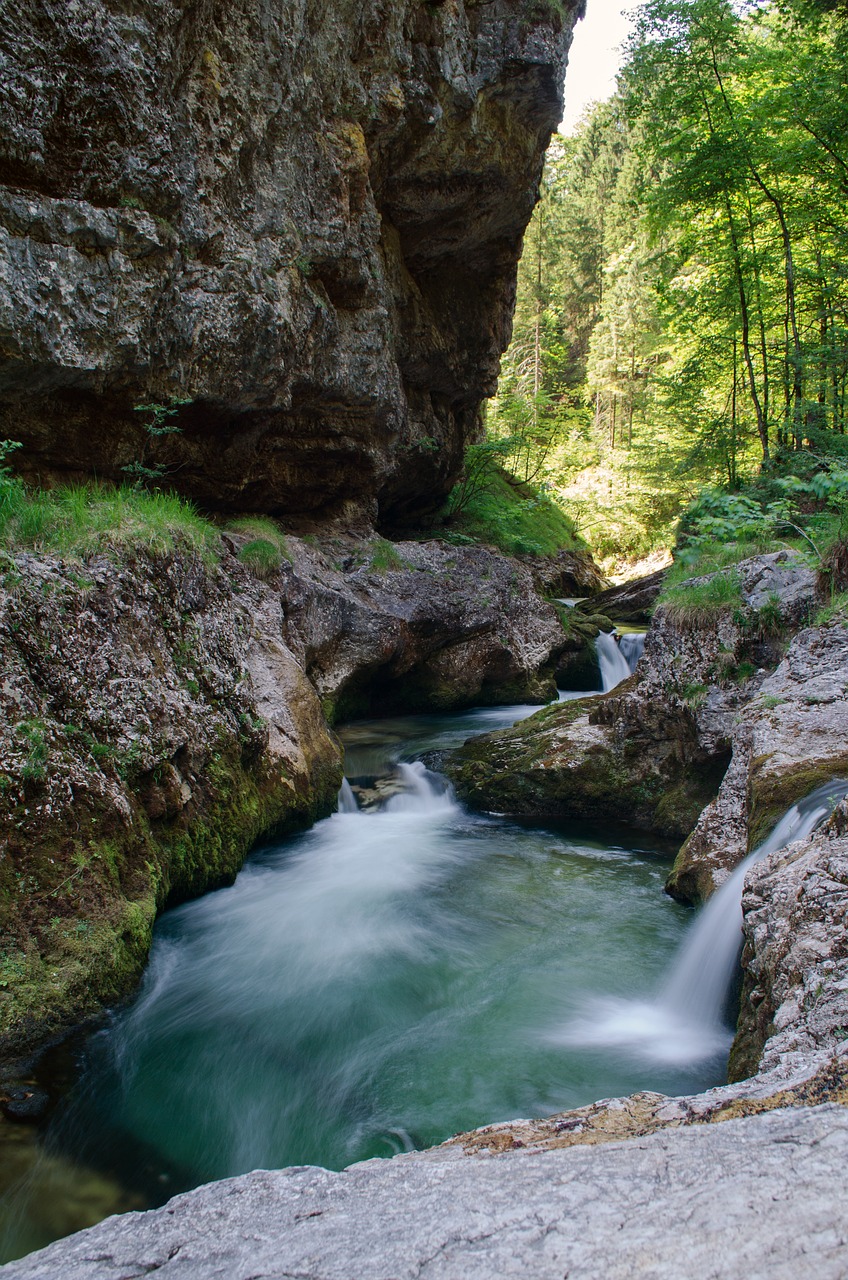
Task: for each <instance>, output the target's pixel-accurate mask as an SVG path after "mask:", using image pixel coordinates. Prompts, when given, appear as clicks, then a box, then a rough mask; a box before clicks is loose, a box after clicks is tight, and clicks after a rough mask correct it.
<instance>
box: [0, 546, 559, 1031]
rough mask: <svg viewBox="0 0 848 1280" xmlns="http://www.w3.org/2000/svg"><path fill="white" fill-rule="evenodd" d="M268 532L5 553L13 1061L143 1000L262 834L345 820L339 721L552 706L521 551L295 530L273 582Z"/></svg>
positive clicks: (6, 889)
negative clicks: (162, 920) (159, 945)
mask: <svg viewBox="0 0 848 1280" xmlns="http://www.w3.org/2000/svg"><path fill="white" fill-rule="evenodd" d="M216 541H217V539H216ZM247 542H248V539H247V537H245V536H243V535H241V536H240V535H238V534H230V533H227V534H224V536H223V541H222V543H221V549H220V551H217V550H214V549H210V551H209V553H208V555H207V557H206V558H205V559H204V557H203V556H202V555H200V554H197V553H190V552H189V551H188V550H187V549H186V548H184V547H177V548H176V549H174V550H173V551H171V552H169V553H165V552H162V553H158V554H153V553H150V552H142V551H141V550H139V549H136V550H134V551H133V550H125V551H123V552H115V551H113V552H112V553H110V554H102V555H93V556H90V557H87V558H84V559H82V560H68V559H63V558H61V557H59V556H55V555H34V554H31V553H28V552H21V553H18V554H16V555H14V556H8V557H7V558H6V562H5V566H4V574H3V578H2V586H0V661H2V670H3V680H2V682H0V713H2V715H1V716H0V766H1V767H2V775H3V786H2V788H1V789H0V837H2V857H0V929H2V943H0V957H2V958H1V959H0V983H1V984H2V985H0V1050H2V1051H3V1052H5V1054H7V1055H8V1054H9V1053H10V1052H13V1051H17V1050H21V1049H22V1048H24V1047H26V1046H27V1045H28V1044H33V1043H37V1042H38V1041H39V1040H43V1038H44V1037H45V1036H46V1035H48V1034H50V1033H51V1032H57V1031H59V1030H61V1029H63V1028H66V1027H67V1026H69V1025H73V1023H75V1022H78V1021H79V1020H80V1019H81V1018H83V1017H85V1016H87V1015H89V1014H92V1013H96V1012H97V1011H98V1010H99V1009H100V1008H101V1006H102V1004H103V1003H104V1002H108V1001H112V1000H115V999H117V998H118V997H120V996H123V995H125V994H126V993H127V992H128V991H129V990H131V989H132V986H133V985H134V983H135V982H136V980H137V978H138V976H139V974H140V972H141V968H142V966H143V964H144V961H145V959H146V955H147V950H148V946H149V942H150V931H151V928H152V925H153V921H154V919H155V916H156V914H157V911H158V910H160V909H161V908H162V906H163V905H165V904H166V903H169V902H174V901H178V900H179V899H181V898H185V897H189V896H193V895H195V894H198V893H202V892H204V891H206V890H207V889H210V888H214V887H215V886H216V885H219V884H221V883H224V882H226V881H228V880H232V878H233V877H234V876H235V874H236V872H237V871H238V869H239V867H240V866H241V863H242V862H243V860H244V857H245V854H246V853H247V851H248V849H249V847H250V845H251V844H252V843H253V842H254V841H255V840H256V839H257V838H258V837H259V836H260V835H264V834H268V833H270V832H272V831H273V830H274V829H279V828H281V827H282V826H283V825H291V824H292V823H298V822H300V823H303V822H307V821H309V820H311V819H314V818H315V817H318V816H321V815H323V814H325V813H328V812H329V811H330V810H331V808H332V807H333V806H334V805H335V801H336V794H337V791H338V788H339V784H340V782H341V763H340V762H341V752H340V748H339V746H338V744H337V742H336V741H335V739H334V737H333V735H332V734H331V732H330V730H329V729H328V727H327V722H326V718H325V717H326V716H327V715H329V716H330V717H333V716H335V717H338V716H339V715H350V714H351V713H353V712H359V713H360V714H361V713H364V712H372V711H388V710H419V709H421V708H423V707H425V706H427V707H439V708H450V707H460V706H467V705H468V704H470V703H479V702H481V701H482V702H485V701H490V702H491V701H494V702H499V701H500V702H510V701H539V702H542V701H544V700H545V699H546V698H550V697H552V696H554V695H555V686H554V682H553V675H552V672H553V669H554V667H555V665H556V661H557V658H558V655H559V653H560V652H561V650H562V649H563V648H564V646H565V645H566V644H567V643H568V640H567V638H566V636H565V635H564V634H563V631H562V628H561V626H560V624H559V621H558V618H557V615H556V613H555V611H554V609H553V608H552V607H551V606H550V605H549V604H547V603H546V602H545V601H543V600H542V599H541V598H540V597H538V596H537V595H535V593H534V592H533V588H532V582H531V578H530V574H529V572H528V571H527V570H526V569H525V568H523V567H522V566H521V565H519V564H517V563H516V562H515V561H511V560H508V559H506V558H505V557H503V556H500V555H498V554H496V553H494V552H491V551H487V550H485V549H484V548H479V547H473V548H466V547H463V548H453V547H449V546H446V545H444V544H441V543H412V542H409V543H401V544H397V545H393V544H391V543H386V542H383V541H382V540H373V539H372V540H370V541H362V540H359V541H357V540H356V539H353V538H351V537H337V538H332V539H330V540H326V541H324V542H323V543H320V544H319V543H318V542H316V541H314V540H310V541H308V542H304V541H302V540H300V539H297V538H291V539H289V540H288V544H287V555H288V557H289V558H288V559H286V558H285V557H284V556H281V558H280V565H279V568H278V569H277V570H275V571H273V572H272V573H270V575H269V576H268V579H267V581H265V580H262V579H260V578H258V577H256V575H255V574H254V573H253V572H252V571H250V570H249V569H248V568H247V567H245V566H244V565H242V564H241V563H240V562H239V560H238V558H237V554H236V553H237V552H238V551H239V550H240V549H241V547H242V546H243V545H244V544H245V543H247ZM381 556H382V557H383V559H382V560H381V559H380V557H381Z"/></svg>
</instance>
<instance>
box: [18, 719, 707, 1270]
mask: <svg viewBox="0 0 848 1280" xmlns="http://www.w3.org/2000/svg"><path fill="white" fill-rule="evenodd" d="M534 710H536V708H534V707H512V708H494V709H485V710H481V711H475V712H469V713H465V714H461V715H454V716H446V717H436V716H422V717H414V718H411V719H406V720H394V721H383V722H380V723H375V724H370V725H369V724H360V725H357V726H352V727H351V728H350V729H349V730H347V731H346V733H345V734H344V735H343V736H344V737H345V738H346V740H347V756H346V773H347V775H348V777H349V778H350V779H351V780H352V781H353V783H354V785H355V787H356V788H357V790H358V795H359V800H360V801H361V800H363V799H364V800H365V801H367V802H369V803H371V804H373V805H376V806H377V807H375V808H372V809H370V810H369V811H368V812H364V811H362V810H359V809H357V810H356V811H350V810H351V809H352V804H351V797H352V792H350V791H349V790H346V792H345V797H344V798H343V803H342V808H343V809H347V810H349V811H347V812H339V813H337V814H335V815H333V816H332V817H330V818H328V819H326V820H325V821H322V822H319V823H317V824H316V825H315V826H314V827H313V828H312V829H311V830H310V831H308V832H306V833H304V834H303V835H300V836H297V837H295V838H291V839H288V840H286V841H285V842H282V843H278V844H274V845H269V846H266V847H264V848H261V849H258V850H256V851H255V852H254V854H253V855H252V856H251V858H250V859H249V861H248V863H247V864H246V866H245V868H244V869H243V871H242V872H241V873H240V875H239V877H238V879H237V880H236V882H235V884H234V885H232V886H231V887H229V888H226V889H222V890H220V891H218V892H216V893H212V894H208V895H207V896H206V897H204V898H201V899H199V900H197V901H195V902H191V903H188V904H186V905H184V906H181V907H179V908H177V909H176V910H173V911H170V912H168V913H166V915H164V916H163V917H162V919H161V920H160V922H159V923H158V925H157V928H156V934H155V941H154V946H153V950H152V954H151V958H150V964H149V966H148V969H147V972H146V974H145V978H144V981H143V984H142V987H141V991H140V993H139V996H138V997H137V999H136V1000H135V1001H134V1003H133V1004H132V1005H130V1006H129V1007H128V1008H126V1009H123V1010H120V1011H117V1012H115V1013H114V1014H113V1015H112V1017H111V1018H110V1019H109V1021H108V1023H107V1024H106V1026H105V1027H104V1028H103V1029H102V1030H101V1031H99V1032H98V1033H96V1034H95V1035H94V1036H92V1037H90V1038H89V1039H88V1040H87V1041H85V1042H84V1043H83V1044H81V1045H80V1046H78V1048H77V1049H76V1050H74V1053H75V1055H76V1059H77V1060H76V1061H75V1063H74V1066H73V1070H74V1071H75V1072H76V1073H77V1074H78V1078H77V1080H76V1082H75V1084H74V1085H73V1087H72V1088H71V1089H70V1090H69V1092H68V1093H67V1094H66V1095H65V1097H64V1099H63V1101H62V1102H61V1104H60V1105H59V1106H58V1107H57V1108H56V1110H55V1111H54V1113H53V1115H52V1118H51V1120H50V1123H49V1125H48V1126H47V1128H46V1130H45V1131H44V1132H43V1134H42V1135H41V1142H40V1146H39V1148H38V1151H37V1153H36V1154H35V1155H32V1154H31V1153H30V1156H29V1157H28V1158H27V1159H22V1160H21V1165H20V1169H19V1170H18V1171H17V1173H16V1175H15V1177H14V1186H13V1187H12V1188H11V1189H10V1190H9V1192H8V1194H7V1195H6V1196H5V1197H4V1200H3V1205H2V1212H3V1219H4V1220H5V1239H4V1240H3V1249H4V1252H3V1255H2V1256H4V1257H7V1258H8V1257H13V1256H18V1255H20V1254H21V1253H23V1252H25V1251H27V1250H28V1249H31V1248H35V1247H37V1246H38V1245H41V1244H44V1243H46V1242H47V1241H48V1240H49V1239H51V1238H54V1237H55V1236H56V1235H59V1234H62V1233H63V1232H65V1231H67V1230H71V1229H74V1228H75V1227H77V1226H81V1225H86V1224H87V1223H88V1222H89V1221H94V1220H97V1219H98V1218H99V1217H102V1216H105V1214H106V1213H109V1212H114V1211H116V1210H119V1209H124V1208H127V1207H142V1206H144V1205H152V1204H157V1203H161V1202H162V1201H164V1200H165V1199H167V1198H168V1197H169V1196H170V1195H172V1194H174V1193H175V1192H176V1191H178V1190H182V1189H185V1188H188V1187H191V1186H194V1185H197V1184H198V1183H200V1182H204V1181H208V1180H209V1179H212V1178H219V1177H223V1176H227V1175H230V1174H235V1173H240V1172H243V1171H246V1170H249V1169H252V1168H256V1167H280V1166H283V1165H289V1164H320V1165H324V1166H326V1167H328V1168H335V1169H338V1168H342V1167H344V1166H345V1165H347V1164H350V1163H352V1162H354V1161H357V1160H363V1159H367V1158H368V1157H371V1156H378V1155H382V1156H387V1155H391V1154H392V1153H394V1152H397V1151H402V1150H408V1149H411V1148H413V1147H422V1146H428V1145H431V1144H433V1143H436V1142H439V1141H441V1140H443V1139H444V1138H446V1137H448V1136H449V1135H450V1134H452V1133H454V1132H457V1131H460V1130H464V1129H468V1128H471V1127H474V1126H477V1125H481V1124H485V1123H489V1122H493V1121H498V1120H505V1119H510V1118H515V1117H520V1116H541V1115H545V1114H550V1113H551V1112H554V1111H558V1110H563V1109H566V1108H569V1107H574V1106H579V1105H581V1104H583V1103H587V1102H590V1101H592V1100H594V1099H597V1098H600V1097H605V1096H610V1095H616V1094H627V1093H631V1092H633V1091H635V1090H637V1089H645V1088H649V1089H657V1090H662V1091H664V1092H669V1093H679V1092H689V1091H692V1090H697V1089H701V1088H704V1087H707V1086H709V1085H712V1084H715V1083H719V1082H720V1081H721V1080H722V1079H723V1077H724V1071H725V1058H726V1047H727V1037H726V1036H725V1037H722V1038H721V1043H719V1044H716V1045H714V1046H712V1047H711V1048H710V1051H709V1052H708V1053H707V1054H706V1055H705V1054H703V1053H700V1054H697V1055H695V1056H694V1057H693V1058H691V1059H690V1060H682V1059H681V1058H680V1056H679V1055H678V1057H677V1058H676V1059H675V1058H673V1057H672V1059H671V1060H665V1059H663V1058H662V1057H656V1056H653V1057H652V1056H646V1055H645V1054H644V1053H640V1052H639V1050H638V1046H636V1047H635V1048H634V1046H632V1045H630V1044H627V1043H616V1044H612V1045H609V1044H601V1045H598V1044H593V1043H583V1042H580V1040H579V1037H577V1038H575V1037H573V1036H572V1037H569V1035H568V1033H567V1029H568V1028H569V1027H570V1026H573V1025H575V1021H576V1020H577V1021H579V1020H580V1019H585V1017H586V1011H587V1009H591V1007H592V1004H593V1003H594V1002H597V1003H598V1006H599V1007H601V1006H602V1005H603V1003H604V1001H605V1000H608V999H609V997H610V996H614V997H615V998H617V999H622V1000H628V999H638V998H640V997H641V996H643V995H644V994H645V993H647V992H651V991H653V990H655V989H656V988H657V985H658V984H659V983H660V981H661V979H662V976H663V975H664V973H665V972H666V971H667V969H668V966H669V962H670V960H671V957H672V956H673V954H674V952H675V950H676V948H677V947H678V945H679V943H680V940H681V936H682V933H683V931H684V929H685V927H686V925H687V923H688V921H689V919H690V918H691V912H688V911H687V910H686V909H685V908H683V907H681V906H679V905H678V904H676V903H674V902H672V901H671V899H669V898H668V897H666V896H665V894H664V893H663V892H662V885H663V880H664V878H665V876H666V874H667V872H668V870H669V866H670V862H671V856H672V852H673V851H672V850H668V849H661V848H659V847H657V846H656V845H655V844H654V843H653V842H652V841H651V840H650V839H648V838H645V837H641V836H638V835H635V834H633V833H628V832H626V831H622V830H616V829H612V828H609V829H602V828H600V827H597V826H595V827H593V828H591V829H590V828H588V827H585V826H584V827H579V826H576V825H573V824H560V823H547V824H541V825H540V824H529V823H519V822H515V821H509V820H507V819H505V818H502V817H497V816H481V815H472V814H470V813H468V812H467V811H465V810H464V809H463V808H462V807H461V806H460V805H459V804H457V803H456V801H455V800H454V798H453V797H452V795H451V793H450V791H449V789H448V788H447V787H446V784H445V783H444V782H443V780H442V779H440V778H439V777H438V776H437V775H434V774H432V773H430V772H428V770H427V769H426V768H425V766H424V765H423V764H422V763H420V762H419V761H418V757H419V756H421V755H422V754H426V753H427V752H430V751H432V750H434V749H439V748H444V747H445V746H449V745H454V744H455V743H456V742H460V741H463V740H464V739H465V738H467V737H468V736H469V735H470V734H472V733H476V732H485V731H488V730H490V729H493V728H497V727H499V726H500V725H506V724H511V723H513V722H514V721H515V720H516V719H519V718H521V716H522V715H526V714H529V713H530V712H532V711H534ZM375 784H376V785H375ZM564 1029H565V1030H564ZM22 1151H23V1148H22V1147H21V1148H20V1151H19V1153H18V1154H19V1155H20V1154H21V1152H22ZM3 1219H0V1221H2V1220H3Z"/></svg>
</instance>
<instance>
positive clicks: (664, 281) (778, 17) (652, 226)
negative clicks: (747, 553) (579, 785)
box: [466, 0, 848, 568]
mask: <svg viewBox="0 0 848 1280" xmlns="http://www.w3.org/2000/svg"><path fill="white" fill-rule="evenodd" d="M846 84H848V24H846V18H845V12H844V10H843V9H841V8H840V7H839V6H838V5H837V4H834V3H833V0H773V2H771V3H766V4H750V3H748V4H732V3H728V2H727V0H649V2H648V3H647V4H645V5H643V6H641V7H640V8H639V10H638V11H637V15H636V20H635V24H634V28H633V34H632V37H631V40H630V42H629V45H628V47H627V49H626V56H625V62H624V66H623V70H622V72H621V74H620V76H619V80H618V87H617V91H616V93H615V95H614V96H613V98H612V99H611V100H609V101H607V102H604V103H601V104H599V105H597V106H595V107H594V108H592V109H590V111H589V112H588V113H587V115H586V116H585V117H584V119H583V121H582V122H581V124H580V125H579V126H578V127H577V129H576V131H575V132H574V134H573V135H572V136H570V137H562V136H558V137H557V138H556V139H555V142H554V145H553V146H552V148H551V150H550V152H549V154H548V160H547V165H546V169H545V174H544V179H543V183H542V190H541V199H540V201H539V204H538V206H537V208H536V211H535V214H534V216H533V221H532V224H531V226H530V228H529V229H528V234H527V238H526V241H525V250H524V255H523V258H522V261H521V265H520V271H519V281H518V301H517V309H516V316H515V325H514V332H513V339H512V344H511V346H510V348H509V350H508V352H507V354H506V356H505V357H504V360H503V365H502V375H501V380H500V384H499V388H498V394H497V397H496V398H494V399H493V400H492V401H490V402H489V406H488V413H487V432H486V439H485V441H484V442H483V443H481V444H480V445H477V446H474V448H473V449H472V451H471V457H470V460H469V463H470V466H469V470H470V471H471V472H474V471H475V470H476V472H478V473H479V472H480V471H481V470H482V472H483V473H486V472H487V470H488V468H489V466H490V463H491V462H492V461H494V462H495V463H496V464H500V465H501V466H502V467H503V468H504V469H505V471H506V472H507V473H508V474H509V475H510V477H511V478H512V479H513V480H518V481H523V482H530V483H532V484H534V485H535V486H537V487H539V488H541V490H542V491H543V493H546V494H547V495H548V496H549V497H550V499H551V500H552V501H553V502H554V503H555V504H557V505H560V506H562V507H563V508H564V509H565V510H566V511H567V513H568V514H569V516H570V517H571V518H572V519H573V521H574V523H575V524H576V527H577V531H578V533H579V534H581V535H582V536H583V537H584V538H585V539H586V540H587V541H588V542H589V544H590V545H591V547H592V549H593V551H594V553H595V554H596V556H598V557H599V558H600V559H602V560H603V561H604V563H605V565H606V566H607V567H608V568H612V567H614V566H615V565H616V564H618V566H619V567H623V566H624V565H625V564H626V562H627V561H628V560H629V561H630V562H631V563H632V562H634V561H636V560H638V559H639V558H640V557H644V556H647V555H649V554H650V553H651V552H655V551H657V550H660V549H662V548H667V547H669V546H671V545H672V544H673V541H674V537H675V529H676V527H677V523H678V520H679V518H680V516H681V513H682V512H684V511H685V510H686V508H687V506H688V505H689V504H690V503H692V502H693V500H695V499H696V498H698V495H702V496H701V497H700V498H699V499H698V506H697V508H696V509H695V513H694V517H693V515H692V513H691V512H690V515H689V516H688V517H687V520H688V521H689V523H690V524H691V523H693V520H694V524H695V525H696V526H697V527H699V528H700V529H701V531H702V532H703V530H704V529H709V530H710V531H712V532H715V531H716V530H719V531H720V530H721V528H722V527H723V526H725V525H727V526H728V527H729V528H731V529H738V528H740V527H741V528H743V529H746V530H748V532H750V533H753V534H758V533H762V532H763V530H764V528H767V527H768V526H772V527H777V526H779V525H780V524H781V523H782V524H783V525H787V523H788V524H791V525H792V526H793V528H791V529H790V528H784V529H783V532H784V533H786V534H788V536H789V537H795V536H798V532H799V530H798V528H797V527H795V526H798V522H799V519H801V517H802V515H803V512H804V509H805V507H811V506H812V507H816V508H819V509H821V508H822V507H824V508H828V507H829V508H830V511H829V515H828V518H829V519H830V520H831V523H832V520H833V518H834V512H833V510H832V509H833V507H834V505H836V506H840V505H841V497H842V493H843V491H844V490H845V481H844V477H843V469H844V467H845V466H846V465H848V464H846V462H845V459H846V457H848V442H846V436H845V420H846V376H848V227H846V219H845V199H846V195H848V149H846V142H845V140H846V138H847V137H848V93H846V87H845V86H846ZM466 496H467V495H466ZM473 501H474V500H473V498H472V505H473ZM799 504H800V505H799ZM699 522H700V523H699ZM805 533H806V534H807V536H808V537H809V538H812V540H813V542H814V543H815V544H816V545H817V546H818V539H817V537H816V533H815V530H812V531H811V530H809V529H805Z"/></svg>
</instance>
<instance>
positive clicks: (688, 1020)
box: [556, 779, 848, 1063]
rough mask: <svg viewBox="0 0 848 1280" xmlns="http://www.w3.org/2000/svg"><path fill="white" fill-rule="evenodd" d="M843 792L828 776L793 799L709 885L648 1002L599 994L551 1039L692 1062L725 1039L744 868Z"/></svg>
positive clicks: (823, 812) (820, 817)
mask: <svg viewBox="0 0 848 1280" xmlns="http://www.w3.org/2000/svg"><path fill="white" fill-rule="evenodd" d="M847 794H848V781H844V780H840V779H834V780H833V781H832V782H828V783H826V784H825V785H824V786H821V787H819V788H817V790H815V791H813V792H812V794H811V795H809V796H807V798H806V799H805V800H799V801H798V803H797V804H793V805H792V806H791V807H790V808H789V809H788V810H787V812H786V813H785V814H784V816H783V817H782V818H781V819H780V821H779V822H778V823H777V825H776V826H775V828H774V830H773V831H772V832H771V834H770V835H769V836H768V837H767V838H766V839H765V840H764V841H763V843H762V844H761V845H759V846H758V847H757V848H756V849H755V850H754V851H753V853H751V854H749V856H748V857H747V858H746V859H745V861H744V862H742V863H741V864H740V865H739V866H738V867H737V868H736V870H735V871H734V872H733V874H732V875H731V876H730V877H729V878H728V879H727V880H725V882H724V884H723V885H722V886H721V887H720V888H719V889H717V890H716V892H715V893H714V894H713V895H712V897H711V898H710V899H709V901H708V902H707V904H706V906H705V907H704V908H703V910H702V911H701V912H700V914H699V915H698V917H697V919H696V920H695V921H694V923H693V924H692V926H691V928H690V929H689V932H688V933H687V935H686V937H685V938H684V940H683V943H682V945H681V947H680V950H679V951H678V953H677V956H676V957H675V959H674V962H673V963H672V966H671V977H670V978H669V979H668V981H667V982H666V983H665V985H664V986H663V987H662V989H661V990H660V991H659V993H658V995H657V996H656V998H655V999H654V1000H653V1001H633V1000H622V999H617V998H606V999H601V1000H600V1001H598V1002H596V1003H595V1004H594V1006H593V1008H592V1009H591V1010H589V1009H588V1007H587V1010H586V1012H585V1014H583V1015H581V1016H580V1017H578V1018H577V1019H575V1020H574V1021H573V1022H572V1023H571V1024H570V1025H569V1026H568V1027H567V1028H566V1029H565V1031H564V1032H563V1033H561V1034H559V1035H558V1036H557V1037H556V1039H558V1040H559V1041H561V1042H562V1043H566V1044H571V1045H582V1046H607V1047H610V1046H620V1047H625V1048H629V1049H630V1050H631V1051H632V1052H634V1053H635V1054H636V1055H637V1056H641V1057H645V1058H649V1059H651V1060H653V1061H663V1062H676V1063H683V1062H697V1061H698V1060H700V1059H704V1058H709V1057H713V1056H715V1055H717V1054H720V1053H722V1052H726V1050H727V1049H728V1048H729V1046H730V1041H731V1040H732V1033H731V1032H730V1030H729V1029H728V1027H727V1026H726V1024H725V1022H724V1018H723V1014H724V1009H725V1005H726V1002H727V997H728V992H729V989H730V985H731V982H732V980H733V975H734V973H735V971H736V967H737V965H738V962H739V950H740V947H741V943H742V890H743V887H744V883H745V875H746V873H747V871H748V869H749V868H750V867H752V866H753V865H754V863H755V862H759V861H760V860H761V859H762V858H765V857H767V856H768V854H770V853H774V852H775V851H776V850H777V849H782V848H783V847H784V846H785V845H787V844H790V843H792V842H793V841H795V840H803V839H804V838H805V837H806V836H808V835H810V833H811V832H812V831H814V830H815V828H816V827H817V826H819V824H820V823H821V822H823V821H824V819H825V818H827V817H829V816H830V814H831V813H832V812H833V810H834V808H835V807H836V805H837V804H838V803H839V801H840V800H841V799H842V798H843V797H844V796H845V795H847Z"/></svg>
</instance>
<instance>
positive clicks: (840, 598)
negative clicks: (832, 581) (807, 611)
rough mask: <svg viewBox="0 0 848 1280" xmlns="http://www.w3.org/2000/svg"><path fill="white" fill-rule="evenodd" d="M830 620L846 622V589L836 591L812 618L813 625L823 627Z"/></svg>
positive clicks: (847, 610)
mask: <svg viewBox="0 0 848 1280" xmlns="http://www.w3.org/2000/svg"><path fill="white" fill-rule="evenodd" d="M831 622H842V623H848V591H838V592H836V594H835V595H834V596H833V597H832V598H831V599H830V600H829V601H828V603H827V604H823V605H822V607H821V608H820V609H819V610H818V612H817V613H816V614H815V615H814V617H813V618H812V625H813V626H814V627H825V626H827V625H828V623H831Z"/></svg>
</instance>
